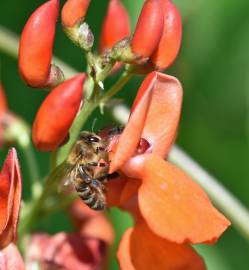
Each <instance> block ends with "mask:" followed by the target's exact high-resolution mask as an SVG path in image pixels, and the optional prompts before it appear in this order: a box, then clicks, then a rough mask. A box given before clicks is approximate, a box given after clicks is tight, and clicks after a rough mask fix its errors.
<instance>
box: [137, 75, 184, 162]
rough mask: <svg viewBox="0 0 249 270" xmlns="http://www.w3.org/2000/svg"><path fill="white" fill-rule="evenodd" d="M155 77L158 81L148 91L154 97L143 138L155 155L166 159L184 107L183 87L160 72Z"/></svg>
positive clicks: (172, 78)
mask: <svg viewBox="0 0 249 270" xmlns="http://www.w3.org/2000/svg"><path fill="white" fill-rule="evenodd" d="M154 76H156V81H155V83H154V85H153V88H152V89H151V90H150V89H148V90H147V91H152V96H151V102H150V107H149V110H148V112H147V115H146V121H145V124H144V129H143V133H142V137H143V138H144V139H146V140H147V141H148V142H149V143H150V144H151V145H152V149H151V151H152V152H153V153H156V154H157V155H160V156H162V157H165V156H166V155H167V154H168V152H169V149H170V147H171V145H172V144H173V142H174V140H175V136H176V130H177V126H178V122H179V118H180V113H181V105H182V86H181V84H180V82H179V81H178V80H177V79H176V78H174V77H172V76H169V75H166V74H163V73H160V72H154ZM140 91H142V90H139V92H140ZM139 92H138V94H137V96H138V97H139V95H140V93H139ZM136 102H137V101H136V100H135V104H136ZM148 150H149V149H148Z"/></svg>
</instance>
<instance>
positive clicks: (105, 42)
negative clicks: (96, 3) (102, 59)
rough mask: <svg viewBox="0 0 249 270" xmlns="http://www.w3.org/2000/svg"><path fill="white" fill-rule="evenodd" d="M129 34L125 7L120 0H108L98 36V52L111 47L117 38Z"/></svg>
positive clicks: (119, 38)
mask: <svg viewBox="0 0 249 270" xmlns="http://www.w3.org/2000/svg"><path fill="white" fill-rule="evenodd" d="M129 35H130V23H129V17H128V14H127V11H126V9H125V8H124V6H123V5H122V3H121V2H120V0H110V1H109V5H108V9H107V14H106V16H105V18H104V21H103V24H102V30H101V36H100V52H101V53H103V52H104V51H105V50H106V49H111V48H112V47H113V46H114V44H115V43H117V42H118V41H119V40H121V39H123V38H125V37H128V36H129Z"/></svg>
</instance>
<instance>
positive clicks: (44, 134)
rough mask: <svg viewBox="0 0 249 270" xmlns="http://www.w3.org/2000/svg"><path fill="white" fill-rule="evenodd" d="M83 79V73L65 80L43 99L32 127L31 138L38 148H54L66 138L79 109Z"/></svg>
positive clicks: (49, 149) (48, 149)
mask: <svg viewBox="0 0 249 270" xmlns="http://www.w3.org/2000/svg"><path fill="white" fill-rule="evenodd" d="M84 80H85V74H83V73H82V74H79V75H76V76H75V77H73V78H71V79H68V80H66V81H65V82H63V83H62V84H60V85H59V86H57V87H56V88H55V89H53V90H52V91H51V92H50V93H49V95H48V96H47V97H46V99H45V100H44V101H43V103H42V105H41V106H40V108H39V111H38V112H37V115H36V117H35V121H34V124H33V128H32V139H33V142H34V144H35V146H36V147H37V148H38V149H39V150H42V151H52V150H55V149H56V148H57V147H59V146H60V145H61V144H62V143H63V141H64V140H65V139H66V137H67V134H68V131H69V128H70V126H71V125H72V122H73V120H74V118H75V116H76V114H77V112H78V110H79V106H80V103H81V100H82V93H83V83H84Z"/></svg>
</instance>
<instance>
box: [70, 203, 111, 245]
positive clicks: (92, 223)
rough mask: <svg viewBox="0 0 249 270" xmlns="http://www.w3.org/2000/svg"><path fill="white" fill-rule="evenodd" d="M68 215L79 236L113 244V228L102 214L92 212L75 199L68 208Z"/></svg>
mask: <svg viewBox="0 0 249 270" xmlns="http://www.w3.org/2000/svg"><path fill="white" fill-rule="evenodd" d="M69 215H70V216H71V218H72V220H73V223H74V225H75V227H76V229H77V231H78V232H80V234H81V235H85V236H88V237H95V238H98V239H100V240H102V241H104V242H105V243H107V244H108V245H112V244H113V242H114V233H113V227H112V225H111V223H110V221H109V220H108V219H107V217H106V216H105V215H104V213H103V212H101V211H94V210H92V209H90V208H89V207H88V206H86V204H85V203H83V201H82V200H81V199H77V200H75V201H74V202H73V203H72V205H71V206H70V209H69Z"/></svg>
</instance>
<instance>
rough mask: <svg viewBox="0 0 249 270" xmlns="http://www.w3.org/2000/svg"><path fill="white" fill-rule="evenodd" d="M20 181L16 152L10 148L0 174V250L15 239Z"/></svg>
mask: <svg viewBox="0 0 249 270" xmlns="http://www.w3.org/2000/svg"><path fill="white" fill-rule="evenodd" d="M21 193H22V179H21V173H20V167H19V163H18V159H17V154H16V150H15V149H14V148H12V149H11V150H10V151H9V153H8V156H7V158H6V160H5V162H4V165H3V168H2V171H1V173H0V194H1V196H0V209H1V211H0V249H2V248H4V247H6V246H7V245H8V244H9V243H10V242H14V241H15V240H16V238H17V223H18V218H19V210H20V203H21Z"/></svg>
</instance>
